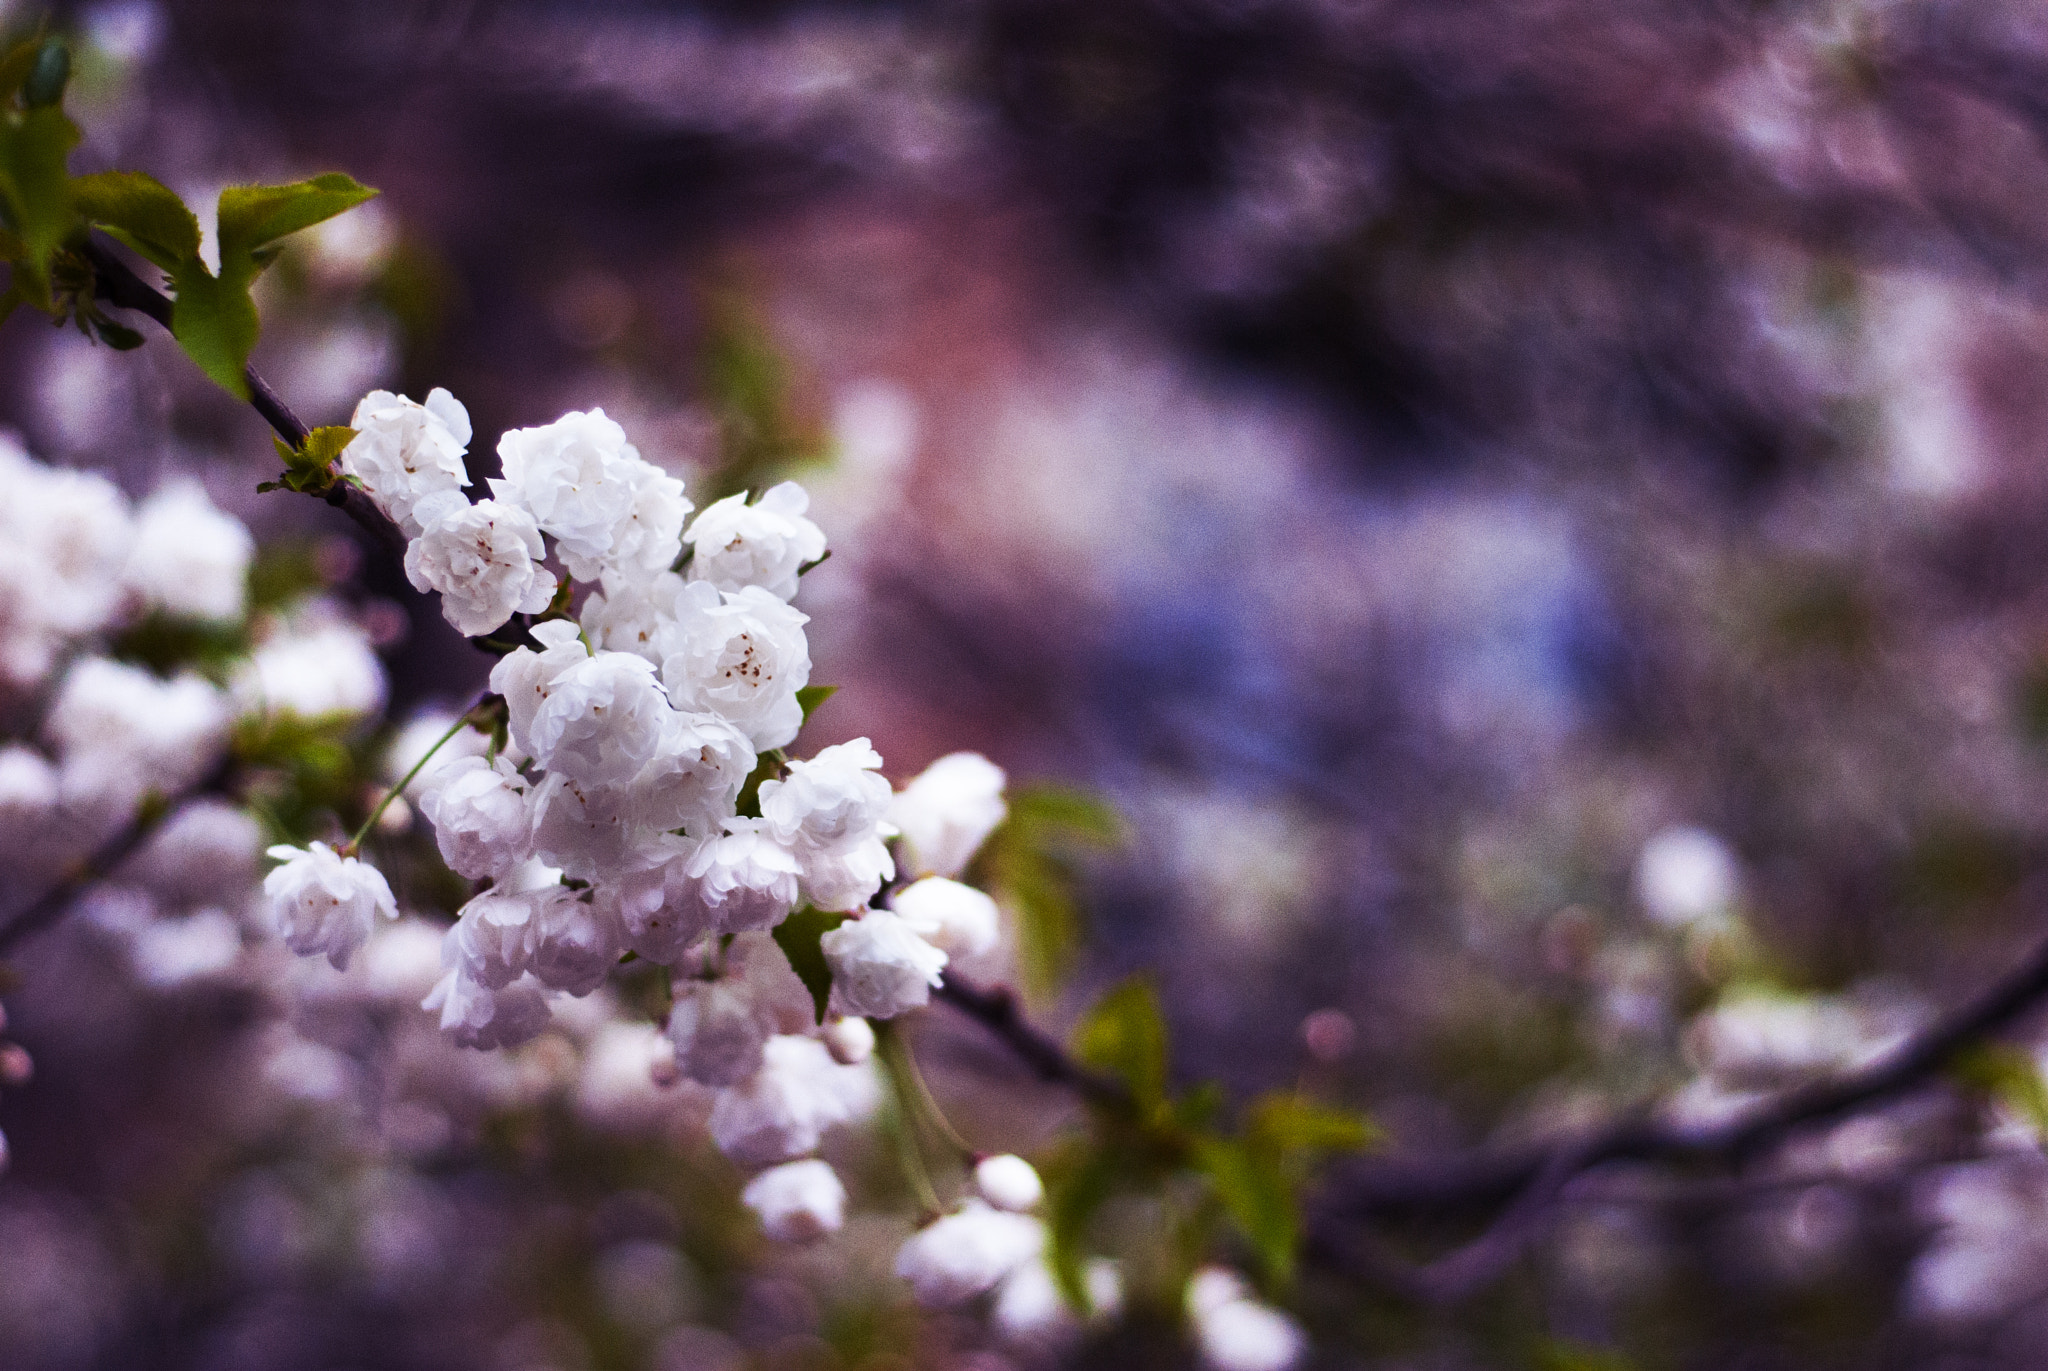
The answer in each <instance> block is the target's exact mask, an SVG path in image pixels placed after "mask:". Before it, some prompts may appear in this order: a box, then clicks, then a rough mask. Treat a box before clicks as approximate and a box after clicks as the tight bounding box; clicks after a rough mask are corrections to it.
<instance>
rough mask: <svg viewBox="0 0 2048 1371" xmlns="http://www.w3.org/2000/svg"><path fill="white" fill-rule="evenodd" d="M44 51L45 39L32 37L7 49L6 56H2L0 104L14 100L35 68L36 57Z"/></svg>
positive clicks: (0, 60)
mask: <svg viewBox="0 0 2048 1371" xmlns="http://www.w3.org/2000/svg"><path fill="white" fill-rule="evenodd" d="M42 51H43V40H42V39H40V38H31V39H28V40H27V41H26V42H22V43H16V44H15V45H14V46H13V47H11V48H9V49H8V50H7V55H6V56H4V57H0V105H4V104H6V103H7V102H8V101H10V100H12V99H13V98H14V97H15V94H16V93H17V92H18V91H20V90H21V88H22V86H23V85H24V84H25V83H26V82H27V81H28V74H29V72H31V71H33V70H34V69H35V65H36V58H37V57H39V56H41V55H42Z"/></svg>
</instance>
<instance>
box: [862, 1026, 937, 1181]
mask: <svg viewBox="0 0 2048 1371" xmlns="http://www.w3.org/2000/svg"><path fill="white" fill-rule="evenodd" d="M907 1056H908V1053H907V1052H906V1051H905V1050H904V1047H903V1044H902V1042H901V1041H900V1040H899V1039H898V1038H897V1036H896V1031H895V1027H894V1025H892V1024H889V1023H887V1022H882V1023H877V1024H876V1025H875V1058H876V1060H877V1061H879V1062H881V1064H882V1074H883V1075H884V1076H887V1077H888V1078H889V1104H890V1108H889V1111H888V1115H887V1119H886V1125H887V1128H888V1131H889V1136H890V1138H891V1140H892V1141H893V1142H894V1143H895V1144H896V1160H897V1162H898V1163H899V1164H901V1166H902V1167H903V1178H904V1180H905V1181H907V1182H908V1183H909V1185H910V1190H911V1193H912V1194H913V1195H915V1196H916V1197H917V1202H918V1204H919V1206H920V1207H921V1208H923V1210H924V1211H925V1215H926V1217H927V1218H937V1217H938V1216H939V1215H940V1214H943V1213H945V1206H944V1205H941V1204H940V1203H939V1192H938V1190H937V1189H936V1188H935V1187H934V1186H933V1185H932V1176H931V1171H930V1170H929V1169H928V1168H927V1167H926V1166H925V1163H924V1148H923V1147H921V1146H920V1145H919V1143H918V1127H917V1115H918V1107H917V1103H916V1101H915V1098H914V1094H913V1091H912V1090H911V1088H910V1085H909V1083H908V1081H907V1079H906V1073H905V1071H904V1059H905V1058H906V1057H907ZM913 1069H914V1068H913Z"/></svg>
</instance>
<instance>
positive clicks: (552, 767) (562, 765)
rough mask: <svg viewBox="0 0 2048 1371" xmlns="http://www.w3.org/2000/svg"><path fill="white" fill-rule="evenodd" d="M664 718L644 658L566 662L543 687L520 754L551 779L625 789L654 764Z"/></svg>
mask: <svg viewBox="0 0 2048 1371" xmlns="http://www.w3.org/2000/svg"><path fill="white" fill-rule="evenodd" d="M669 716H670V708H669V703H668V699H667V697H666V696H664V695H663V694H662V691H661V687H660V685H659V684H657V683H656V681H655V679H654V667H653V666H652V665H651V664H650V663H649V662H648V661H647V660H646V659H645V658H643V657H636V656H634V655H633V654H632V653H630V652H600V653H598V654H597V655H596V656H594V657H586V658H584V659H583V660H581V661H572V662H571V663H569V664H568V666H567V667H566V668H565V669H564V670H563V671H562V672H561V673H560V674H559V675H557V676H556V677H555V678H554V680H553V681H552V682H551V683H550V684H549V687H548V690H547V694H546V698H545V699H543V700H542V702H541V705H540V708H539V709H538V710H536V711H535V712H534V715H533V720H532V722H531V723H530V724H529V725H528V726H527V739H526V747H527V750H528V751H529V752H531V753H532V754H533V759H534V760H535V761H536V762H539V763H540V764H541V765H542V766H544V767H546V768H548V770H549V771H551V772H554V773H557V774H560V775H563V776H567V777H569V778H570V779H572V780H575V781H580V782H582V783H584V784H585V785H593V786H616V785H623V784H625V783H627V782H629V781H631V780H632V779H633V778H634V777H635V776H637V775H639V773H640V770H641V768H643V767H645V766H646V765H647V763H648V762H650V761H652V760H653V759H654V756H655V753H656V752H657V751H658V750H659V749H660V747H661V745H662V741H663V738H664V735H665V733H666V732H667V730H668V724H669Z"/></svg>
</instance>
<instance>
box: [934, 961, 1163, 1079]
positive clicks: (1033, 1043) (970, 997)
mask: <svg viewBox="0 0 2048 1371" xmlns="http://www.w3.org/2000/svg"><path fill="white" fill-rule="evenodd" d="M933 993H934V996H935V998H937V999H941V1000H944V1001H945V1002H946V1003H947V1004H949V1005H951V1006H953V1008H955V1009H957V1010H959V1011H960V1012H961V1013H962V1014H965V1015H966V1016H967V1017H968V1018H970V1019H973V1020H974V1021H975V1022H976V1023H978V1024H980V1025H981V1026H982V1027H983V1028H986V1029H987V1030H988V1031H989V1033H990V1034H991V1035H993V1036H994V1037H995V1038H996V1040H997V1041H999V1042H1001V1043H1002V1044H1003V1046H1005V1047H1007V1048H1009V1049H1010V1051H1011V1053H1012V1054H1014V1055H1015V1056H1016V1057H1017V1059H1018V1060H1019V1061H1021V1062H1023V1063H1024V1065H1026V1066H1028V1067H1030V1068H1031V1070H1032V1072H1033V1074H1035V1075H1036V1076H1037V1077H1038V1079H1040V1080H1042V1081H1044V1082H1046V1083H1047V1084H1049V1085H1064V1086H1067V1087H1070V1088H1071V1089H1072V1090H1073V1091H1074V1092H1075V1093H1076V1094H1078V1095H1080V1096H1081V1097H1082V1098H1083V1099H1085V1100H1087V1101H1088V1102H1089V1103H1090V1104H1096V1105H1101V1106H1103V1107H1105V1108H1108V1109H1113V1110H1116V1111H1118V1112H1120V1113H1128V1112H1130V1111H1131V1110H1132V1109H1133V1108H1134V1107H1135V1101H1134V1100H1133V1099H1132V1098H1131V1092H1130V1091H1129V1090H1128V1089H1126V1088H1125V1086H1124V1083H1123V1082H1122V1081H1119V1080H1117V1079H1116V1078H1115V1077H1114V1076H1108V1075H1104V1074H1103V1073H1102V1072H1099V1071H1095V1070H1092V1069H1090V1068H1089V1067H1086V1066H1083V1065H1081V1063H1079V1062H1077V1061H1075V1060H1074V1059H1073V1057H1071V1056H1069V1055H1068V1053H1067V1051H1066V1049H1065V1048H1063V1047H1061V1046H1060V1045H1059V1043H1057V1042H1055V1041H1054V1040H1053V1039H1052V1037H1051V1036H1050V1035H1048V1034H1046V1033H1044V1032H1043V1031H1041V1030H1040V1029H1038V1028H1036V1027H1034V1026H1033V1025H1032V1024H1031V1022H1030V1021H1029V1020H1027V1019H1026V1018H1025V1017H1024V1015H1023V1013H1022V1012H1021V1011H1020V1010H1019V1009H1018V1008H1017V996H1016V994H1015V993H1014V992H1013V991H1012V990H1011V989H1010V988H1009V987H1008V986H1000V985H999V986H996V987H994V988H992V989H984V988H982V987H981V986H978V985H976V984H974V983H973V982H972V981H969V980H966V979H964V978H962V977H961V976H960V975H959V973H958V972H954V971H950V970H949V971H947V972H946V974H945V980H944V981H943V982H941V984H940V985H939V988H938V989H937V990H936V991H935V992H933Z"/></svg>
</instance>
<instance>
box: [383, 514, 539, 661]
mask: <svg viewBox="0 0 2048 1371" xmlns="http://www.w3.org/2000/svg"><path fill="white" fill-rule="evenodd" d="M418 512H419V514H420V517H421V519H422V521H423V523H424V527H423V528H422V530H421V531H420V532H419V533H418V534H417V535H416V536H415V537H414V538H413V540H412V542H411V543H410V544H409V545H408V546H407V547H406V549H405V579H406V580H408V581H410V582H412V587H413V589H414V590H418V591H426V592H433V593H436V594H438V595H440V597H441V615H442V617H443V618H445V619H447V621H448V622H449V623H451V624H453V625H455V630H456V632H458V633H461V634H463V635H465V636H467V637H472V638H473V637H476V636H477V635H478V634H482V633H489V632H490V631H492V630H493V629H495V628H499V627H501V626H502V625H503V624H504V622H505V621H506V620H507V619H509V618H511V617H512V615H513V614H514V613H524V614H537V613H539V612H540V611H541V610H544V609H546V608H547V607H548V602H549V601H550V600H552V599H553V598H554V595H555V578H554V574H553V573H552V572H550V571H548V570H547V569H546V568H544V567H543V566H541V564H540V560H541V557H542V555H543V548H542V544H541V539H540V529H539V528H538V527H537V526H536V525H535V524H534V522H533V516H532V515H530V514H528V513H527V512H526V511H525V510H523V509H520V508H519V507H518V506H516V505H511V504H507V503H505V502H503V501H500V500H479V501H477V502H476V503H475V504H471V503H469V501H468V500H466V499H464V498H463V496H462V494H461V492H459V491H448V492H444V493H442V494H439V495H434V496H430V497H429V498H427V499H425V500H422V501H421V502H420V504H419V507H418Z"/></svg>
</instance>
